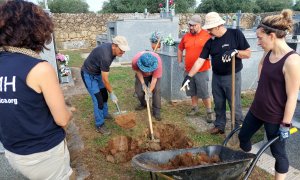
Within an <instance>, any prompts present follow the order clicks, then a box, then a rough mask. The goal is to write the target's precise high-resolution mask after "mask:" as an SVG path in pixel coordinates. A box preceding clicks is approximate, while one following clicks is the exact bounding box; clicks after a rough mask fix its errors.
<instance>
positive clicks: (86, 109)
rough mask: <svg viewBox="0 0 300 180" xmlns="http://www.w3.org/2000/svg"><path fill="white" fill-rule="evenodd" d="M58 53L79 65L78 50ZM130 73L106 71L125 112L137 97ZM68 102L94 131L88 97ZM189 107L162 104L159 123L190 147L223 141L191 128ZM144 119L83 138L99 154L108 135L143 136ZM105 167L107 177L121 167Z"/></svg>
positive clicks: (247, 99) (133, 173) (247, 98)
mask: <svg viewBox="0 0 300 180" xmlns="http://www.w3.org/2000/svg"><path fill="white" fill-rule="evenodd" d="M62 53H63V54H69V55H70V58H71V60H70V66H73V67H74V66H75V67H81V65H82V63H83V61H84V59H83V58H81V57H80V54H81V52H80V51H65V52H62ZM134 75H135V73H134V71H132V69H131V68H130V67H117V68H111V71H110V74H109V80H110V82H111V84H112V87H113V91H114V92H115V94H116V95H117V97H118V99H119V106H120V108H121V110H126V111H128V112H134V107H135V106H136V105H138V103H139V102H138V100H137V98H135V97H133V93H134V81H135V77H134ZM252 100H253V94H251V93H250V94H242V99H241V101H242V107H243V108H248V107H249V106H250V105H251V103H252ZM72 104H73V105H74V106H75V107H76V109H77V112H76V113H75V116H77V118H76V119H78V121H79V124H78V126H79V127H80V128H82V129H86V131H94V115H93V106H92V101H91V97H90V96H89V95H81V96H74V97H72ZM108 106H109V109H110V113H114V112H117V109H116V106H115V105H114V104H113V103H112V102H111V101H110V99H109V100H108ZM190 108H191V105H190V103H189V102H188V103H186V102H185V103H176V104H170V103H165V104H162V109H161V114H162V116H163V121H162V123H166V124H167V123H168V124H175V125H176V126H177V127H179V128H180V129H182V130H183V131H185V132H186V134H187V136H188V137H189V138H190V139H191V140H192V141H193V143H194V147H201V146H207V145H221V144H222V142H223V140H224V136H216V135H210V134H209V133H207V132H201V133H199V132H196V131H195V129H194V128H193V127H191V125H190V124H189V123H187V122H186V120H185V119H184V118H185V115H186V112H188V111H189V110H190ZM200 108H201V109H200V112H201V114H204V113H205V107H204V106H200ZM147 118H148V117H147V113H146V112H145V111H144V112H138V117H137V120H138V123H137V127H136V128H133V129H131V130H124V129H122V128H120V127H119V126H118V125H116V124H115V123H114V122H113V121H106V122H107V123H106V125H107V127H108V129H110V130H111V131H112V132H113V133H112V135H111V136H93V137H90V138H87V139H86V140H85V141H86V142H87V145H88V146H89V147H91V148H93V151H95V152H97V153H99V152H98V149H99V148H104V147H105V146H107V143H108V141H109V140H110V139H111V138H112V137H115V136H119V135H125V136H130V137H133V138H137V137H141V135H143V133H144V130H145V129H146V128H147V126H148V121H147ZM263 135H264V134H263V130H259V131H258V133H256V135H255V136H254V137H253V138H252V142H253V143H255V142H258V141H260V140H261V139H263ZM103 161H105V160H103ZM103 163H104V162H103ZM105 163H106V162H105ZM108 166H109V167H111V168H112V169H114V171H115V172H116V174H114V175H113V176H112V177H111V178H110V179H118V176H117V175H118V168H121V167H122V166H120V165H116V164H108ZM126 168H128V167H126ZM126 174H128V176H130V177H132V178H133V179H147V178H149V173H146V172H144V171H137V170H134V169H131V168H128V171H126Z"/></svg>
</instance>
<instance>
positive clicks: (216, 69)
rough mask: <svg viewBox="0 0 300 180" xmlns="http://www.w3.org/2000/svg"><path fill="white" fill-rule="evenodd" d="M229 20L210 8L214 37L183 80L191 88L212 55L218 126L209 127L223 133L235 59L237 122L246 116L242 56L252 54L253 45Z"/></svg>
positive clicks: (210, 30) (206, 26) (207, 26)
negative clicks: (200, 69) (250, 44)
mask: <svg viewBox="0 0 300 180" xmlns="http://www.w3.org/2000/svg"><path fill="white" fill-rule="evenodd" d="M224 23H225V21H224V20H223V19H222V18H221V17H220V16H219V14H218V13H216V12H210V13H208V14H207V15H206V16H205V24H204V26H203V27H202V28H203V29H206V30H207V31H208V33H210V35H212V36H213V37H212V38H211V39H210V40H208V41H207V43H206V44H205V46H204V47H203V50H202V52H201V54H200V57H199V58H198V59H197V61H196V62H195V63H194V65H193V67H192V69H191V70H190V71H189V73H188V75H187V76H186V77H185V79H184V81H183V83H182V89H184V88H187V87H188V85H189V81H190V80H191V78H192V77H193V76H194V75H195V74H196V73H197V71H198V69H199V68H201V67H202V66H203V64H204V62H205V61H206V60H207V59H208V57H209V55H210V56H211V63H212V71H213V75H212V94H213V99H214V104H215V108H214V110H215V114H216V120H215V122H214V125H215V127H214V128H212V129H211V130H209V132H210V133H211V134H223V133H224V131H225V125H226V100H227V101H228V104H229V105H230V108H231V64H232V62H231V59H232V57H233V56H235V57H236V61H235V73H236V74H235V101H236V102H235V110H236V111H235V125H236V126H238V125H240V124H241V122H242V120H243V114H242V107H241V72H240V71H241V70H242V68H243V64H242V59H248V58H250V55H251V51H250V46H249V44H248V42H247V40H246V38H245V36H244V34H243V33H242V32H241V31H240V30H239V29H227V28H226V27H225V26H224Z"/></svg>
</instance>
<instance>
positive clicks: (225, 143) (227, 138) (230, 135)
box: [222, 125, 242, 146]
mask: <svg viewBox="0 0 300 180" xmlns="http://www.w3.org/2000/svg"><path fill="white" fill-rule="evenodd" d="M241 128H242V125H240V126H239V127H237V128H235V129H234V130H232V131H231V132H230V133H229V134H228V135H227V137H226V138H225V140H224V141H223V144H222V145H223V146H226V145H227V143H228V141H229V140H230V138H231V137H232V136H233V135H234V134H235V133H236V132H238V131H239V130H241Z"/></svg>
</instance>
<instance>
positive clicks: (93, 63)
mask: <svg viewBox="0 0 300 180" xmlns="http://www.w3.org/2000/svg"><path fill="white" fill-rule="evenodd" d="M111 46H112V44H111V43H104V44H101V45H100V46H98V47H96V48H95V49H93V51H92V52H91V53H90V55H89V56H88V57H87V58H86V60H85V61H84V63H83V65H82V67H81V70H82V71H84V72H87V73H89V74H93V75H99V74H101V71H104V72H109V66H110V65H111V63H112V61H113V60H114V59H115V57H116V56H113V54H112V48H111Z"/></svg>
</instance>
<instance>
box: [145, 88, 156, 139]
mask: <svg viewBox="0 0 300 180" xmlns="http://www.w3.org/2000/svg"><path fill="white" fill-rule="evenodd" d="M145 93H146V96H147V97H149V96H148V95H147V92H145ZM146 104H147V112H148V120H149V129H150V135H151V140H154V135H153V127H152V117H151V112H150V105H149V98H147V99H146Z"/></svg>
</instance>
